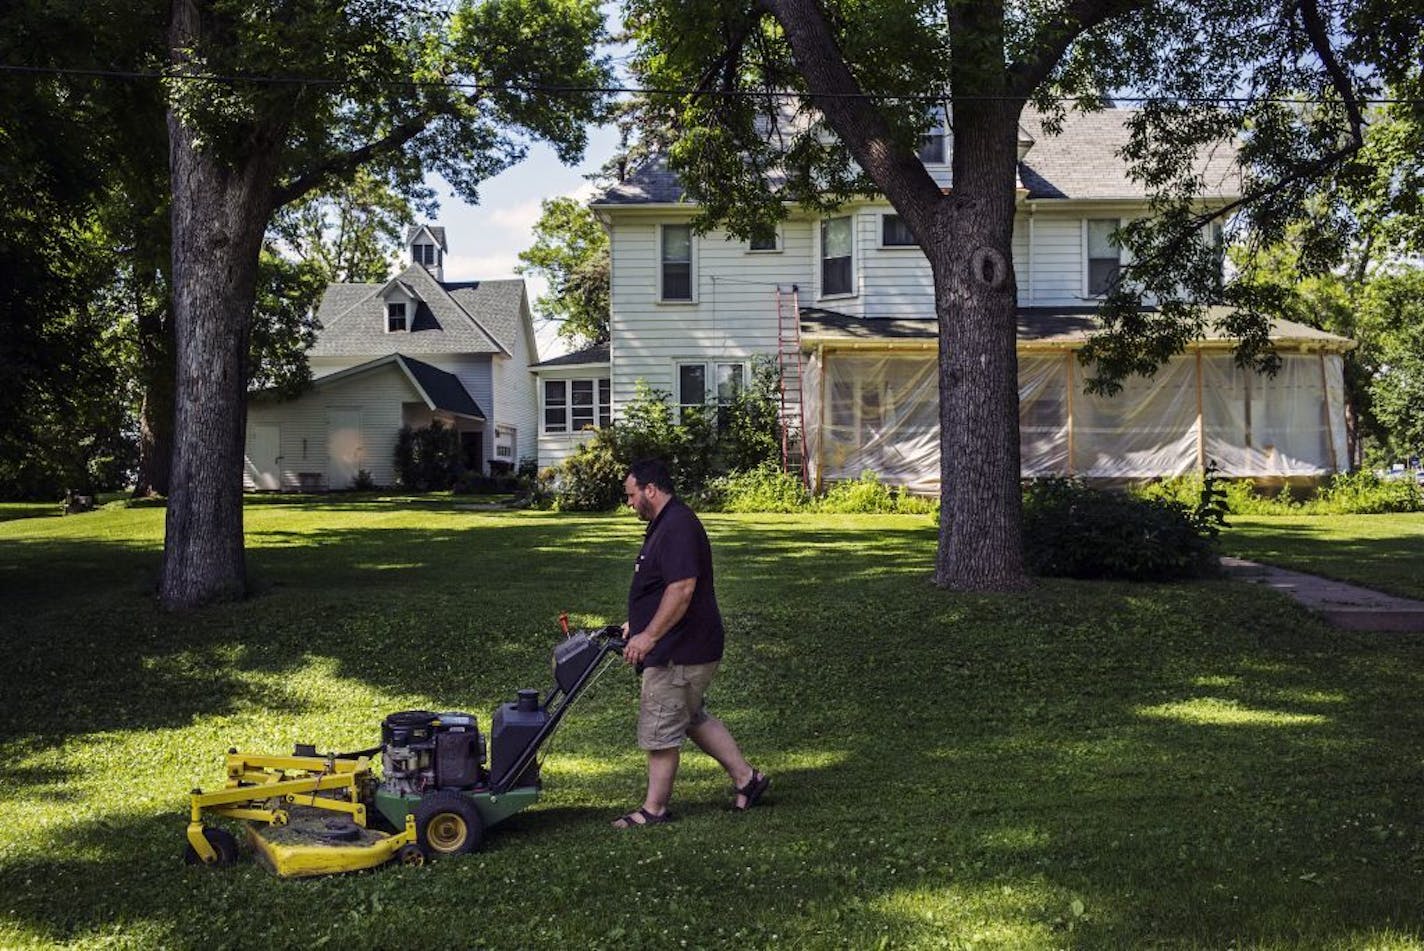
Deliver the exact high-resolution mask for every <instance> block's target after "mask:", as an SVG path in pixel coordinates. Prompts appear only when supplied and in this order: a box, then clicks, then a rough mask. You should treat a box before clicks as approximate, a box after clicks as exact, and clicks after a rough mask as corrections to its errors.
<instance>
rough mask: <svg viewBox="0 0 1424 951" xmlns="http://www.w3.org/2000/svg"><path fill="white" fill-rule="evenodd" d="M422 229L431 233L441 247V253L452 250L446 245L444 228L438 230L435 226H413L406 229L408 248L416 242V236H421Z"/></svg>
mask: <svg viewBox="0 0 1424 951" xmlns="http://www.w3.org/2000/svg"><path fill="white" fill-rule="evenodd" d="M421 228H424V229H425V230H426V231H429V232H430V234H431V235H432V236H433V237H434V238H435V241H436V243H437V244H439V245H440V250H441V251H448V250H450V249H449V248H448V247H447V246H446V245H445V229H444V228H437V227H435V226H433V225H411V226H410V227H408V228H406V229H405V243H406V246H407V247H409V246H410V243H411V242H412V241H414V240H415V236H416V235H418V234H420V229H421Z"/></svg>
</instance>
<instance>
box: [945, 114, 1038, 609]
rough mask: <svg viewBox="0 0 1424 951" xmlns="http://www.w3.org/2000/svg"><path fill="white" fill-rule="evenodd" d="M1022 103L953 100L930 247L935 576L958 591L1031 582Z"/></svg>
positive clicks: (1021, 585) (1004, 587)
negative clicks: (1018, 196)
mask: <svg viewBox="0 0 1424 951" xmlns="http://www.w3.org/2000/svg"><path fill="white" fill-rule="evenodd" d="M1018 111H1019V110H1018V105H1017V104H1016V103H1009V102H1006V101H1004V100H995V101H988V102H982V101H981V102H969V103H967V104H960V103H956V106H955V120H954V172H953V174H954V178H953V191H952V193H951V195H950V196H949V197H948V199H947V200H945V201H943V202H942V203H941V205H940V207H939V209H938V210H937V211H938V214H937V222H936V232H937V234H936V239H937V240H935V241H934V242H933V243H932V244H931V246H930V247H929V248H928V255H929V257H930V264H931V267H932V270H933V272H934V286H935V311H936V314H937V316H938V318H939V391H940V403H939V405H940V479H941V496H940V499H941V501H940V526H939V550H938V553H937V555H936V558H935V583H936V584H939V585H942V586H947V587H952V588H957V589H961V590H1012V589H1016V588H1022V587H1024V586H1025V585H1026V583H1027V581H1026V579H1025V576H1024V562H1023V538H1022V535H1021V531H1022V529H1021V526H1022V522H1023V517H1022V497H1021V495H1020V490H1019V416H1018V405H1019V399H1018V356H1017V354H1016V352H1015V338H1016V326H1017V317H1018V290H1017V285H1016V282H1015V280H1014V269H1013V250H1012V247H1013V228H1014V186H1015V174H1014V169H1015V168H1016V167H1017V162H1016V159H1017V155H1016V148H1017V129H1018Z"/></svg>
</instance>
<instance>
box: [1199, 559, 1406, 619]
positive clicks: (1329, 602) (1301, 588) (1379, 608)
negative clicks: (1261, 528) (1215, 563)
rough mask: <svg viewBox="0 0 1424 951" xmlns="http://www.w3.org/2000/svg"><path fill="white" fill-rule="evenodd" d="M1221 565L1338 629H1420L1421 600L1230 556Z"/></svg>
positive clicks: (1233, 576) (1229, 571)
mask: <svg viewBox="0 0 1424 951" xmlns="http://www.w3.org/2000/svg"><path fill="white" fill-rule="evenodd" d="M1221 566H1222V567H1223V568H1225V569H1226V573H1227V575H1228V576H1230V577H1232V578H1236V579H1238V580H1240V581H1250V582H1253V583H1255V584H1263V585H1267V586H1268V587H1272V588H1275V589H1276V590H1277V591H1283V592H1285V593H1286V594H1288V595H1290V596H1291V597H1292V598H1295V599H1296V600H1297V601H1299V602H1300V603H1301V604H1303V605H1305V606H1306V607H1307V608H1310V609H1311V610H1312V611H1314V612H1316V613H1317V614H1320V615H1322V616H1323V617H1324V618H1325V619H1326V620H1327V621H1329V622H1330V623H1331V624H1333V625H1335V626H1336V627H1339V628H1344V629H1346V630H1350V631H1391V632H1408V631H1424V601H1413V600H1411V599H1409V598H1397V597H1395V596H1394V595H1392V594H1384V593H1382V592H1379V591H1371V590H1370V589H1368V588H1360V587H1356V586H1355V585H1352V584H1346V583H1345V582H1343V581H1332V580H1330V579H1329V578H1321V577H1319V576H1317V575H1308V574H1305V573H1304V572H1300V571H1288V570H1286V569H1285V568H1277V567H1275V566H1273V565H1262V564H1259V563H1257V562H1254V561H1247V560H1246V559H1244V558H1233V557H1232V556H1230V555H1224V556H1222V559H1221Z"/></svg>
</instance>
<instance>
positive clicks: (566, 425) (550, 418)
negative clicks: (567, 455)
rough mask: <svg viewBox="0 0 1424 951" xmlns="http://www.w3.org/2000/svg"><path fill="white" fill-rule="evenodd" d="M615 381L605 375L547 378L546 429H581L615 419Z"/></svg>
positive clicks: (574, 430) (573, 430) (569, 431)
mask: <svg viewBox="0 0 1424 951" xmlns="http://www.w3.org/2000/svg"><path fill="white" fill-rule="evenodd" d="M612 392H613V390H612V383H611V382H610V381H609V380H608V379H606V378H604V379H593V378H589V379H578V380H545V381H544V432H546V433H580V432H583V431H584V430H586V429H595V428H602V427H604V426H607V425H608V424H609V422H610V421H611V420H612V415H613V413H612Z"/></svg>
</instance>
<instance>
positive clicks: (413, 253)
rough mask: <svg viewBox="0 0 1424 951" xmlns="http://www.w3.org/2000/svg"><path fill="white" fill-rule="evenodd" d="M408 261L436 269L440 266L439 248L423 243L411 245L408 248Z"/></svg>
mask: <svg viewBox="0 0 1424 951" xmlns="http://www.w3.org/2000/svg"><path fill="white" fill-rule="evenodd" d="M410 259H411V261H412V262H413V263H415V264H423V265H425V266H426V267H437V266H439V264H440V246H439V245H435V244H424V243H421V244H413V245H411V246H410Z"/></svg>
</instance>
